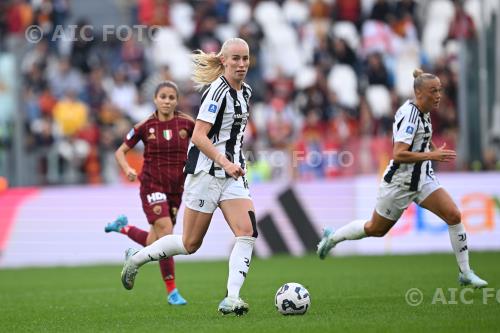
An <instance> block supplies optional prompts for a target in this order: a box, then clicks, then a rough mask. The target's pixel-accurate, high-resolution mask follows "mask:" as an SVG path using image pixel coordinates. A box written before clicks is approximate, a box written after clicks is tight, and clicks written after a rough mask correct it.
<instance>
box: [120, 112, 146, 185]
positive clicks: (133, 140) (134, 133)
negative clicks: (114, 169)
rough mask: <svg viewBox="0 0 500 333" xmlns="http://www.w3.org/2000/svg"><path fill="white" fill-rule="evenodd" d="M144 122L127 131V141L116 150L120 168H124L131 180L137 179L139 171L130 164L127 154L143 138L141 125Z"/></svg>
mask: <svg viewBox="0 0 500 333" xmlns="http://www.w3.org/2000/svg"><path fill="white" fill-rule="evenodd" d="M144 122H145V121H142V122H141V123H139V124H137V125H136V126H134V127H132V129H131V130H130V131H129V132H128V133H127V136H126V137H125V142H123V143H122V144H121V146H120V147H118V149H117V150H116V151H115V159H116V161H117V162H118V165H119V166H120V168H122V170H123V172H124V173H125V175H126V176H127V179H128V180H129V181H131V182H133V181H135V180H136V179H137V171H135V169H134V168H132V167H131V166H130V164H128V162H127V159H126V158H125V155H127V153H128V152H129V150H130V149H132V148H133V147H135V145H136V144H137V143H138V142H139V140H140V139H141V130H140V129H141V126H140V125H141V124H143V123H144Z"/></svg>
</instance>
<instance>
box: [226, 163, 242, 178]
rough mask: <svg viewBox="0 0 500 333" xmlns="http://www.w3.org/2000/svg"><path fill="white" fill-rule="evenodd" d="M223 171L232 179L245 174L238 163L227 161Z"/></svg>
mask: <svg viewBox="0 0 500 333" xmlns="http://www.w3.org/2000/svg"><path fill="white" fill-rule="evenodd" d="M224 171H226V173H227V174H228V175H229V176H231V177H232V178H234V179H238V178H239V177H240V176H244V175H245V170H243V169H242V168H241V166H240V165H239V164H235V163H227V164H226V165H225V166H224Z"/></svg>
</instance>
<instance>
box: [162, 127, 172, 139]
mask: <svg viewBox="0 0 500 333" xmlns="http://www.w3.org/2000/svg"><path fill="white" fill-rule="evenodd" d="M163 137H164V138H165V139H167V141H170V139H172V130H171V129H166V130H163Z"/></svg>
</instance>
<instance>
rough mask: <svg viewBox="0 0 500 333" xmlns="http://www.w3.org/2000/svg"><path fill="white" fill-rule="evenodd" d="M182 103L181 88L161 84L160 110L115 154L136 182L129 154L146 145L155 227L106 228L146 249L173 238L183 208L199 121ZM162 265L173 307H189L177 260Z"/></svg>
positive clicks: (146, 194) (145, 201) (146, 201)
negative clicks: (187, 170) (177, 282)
mask: <svg viewBox="0 0 500 333" xmlns="http://www.w3.org/2000/svg"><path fill="white" fill-rule="evenodd" d="M178 100H179V89H178V88H177V85H176V84H175V83H173V82H171V81H164V82H162V83H160V84H159V85H158V86H157V87H156V90H155V95H154V104H155V106H156V111H155V112H154V113H153V114H152V115H151V116H149V117H148V118H147V119H145V120H143V121H141V122H140V123H138V124H136V125H135V126H134V127H133V128H132V129H131V130H130V132H129V133H128V134H127V137H126V138H125V141H124V143H123V144H122V145H121V146H120V147H119V148H118V149H117V150H116V152H115V157H116V160H117V162H118V164H119V165H120V167H121V168H122V170H123V172H124V173H125V175H126V176H127V178H128V180H130V181H135V180H136V178H137V172H136V170H134V169H133V168H132V167H131V166H130V165H129V164H128V162H127V160H126V158H125V155H126V154H127V152H128V151H129V150H130V149H132V148H134V147H135V145H136V144H137V143H138V142H139V141H142V142H143V143H144V164H143V167H142V172H141V174H140V175H139V180H140V183H141V189H140V197H141V201H142V208H143V210H144V213H145V214H146V218H147V220H148V222H149V224H150V225H151V227H150V230H149V232H146V231H144V230H141V229H139V228H137V227H135V226H131V225H129V224H128V219H127V217H126V216H124V215H120V216H119V217H118V218H117V219H116V220H115V221H113V222H111V223H109V224H108V225H106V227H105V229H104V230H105V231H106V232H111V231H115V232H120V233H123V234H125V235H127V236H128V237H129V238H130V239H132V240H134V241H135V242H137V243H139V244H141V245H142V246H146V245H149V244H151V243H153V242H154V241H155V240H157V239H159V238H161V237H163V236H165V235H169V234H172V231H173V226H174V225H175V218H176V215H177V210H178V209H179V206H180V204H181V198H182V192H183V190H184V171H183V169H184V165H185V164H186V158H187V149H188V146H189V139H190V137H191V135H192V133H193V128H194V120H193V118H191V117H190V116H188V115H186V114H184V113H182V112H179V111H177V110H176V108H177V104H178ZM159 263H160V271H161V274H162V277H163V280H164V281H165V286H166V288H167V292H168V303H169V304H172V305H183V304H186V303H187V302H186V300H185V299H184V298H183V297H182V296H181V295H180V293H179V291H178V290H177V288H176V285H175V274H174V259H173V258H172V257H168V258H164V259H161V260H160V261H159Z"/></svg>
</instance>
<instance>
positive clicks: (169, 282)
mask: <svg viewBox="0 0 500 333" xmlns="http://www.w3.org/2000/svg"><path fill="white" fill-rule="evenodd" d="M160 271H161V276H162V278H163V281H165V287H166V288H167V292H168V293H169V294H170V293H171V292H172V290H174V289H175V269H174V258H173V257H168V258H166V259H162V260H160Z"/></svg>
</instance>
